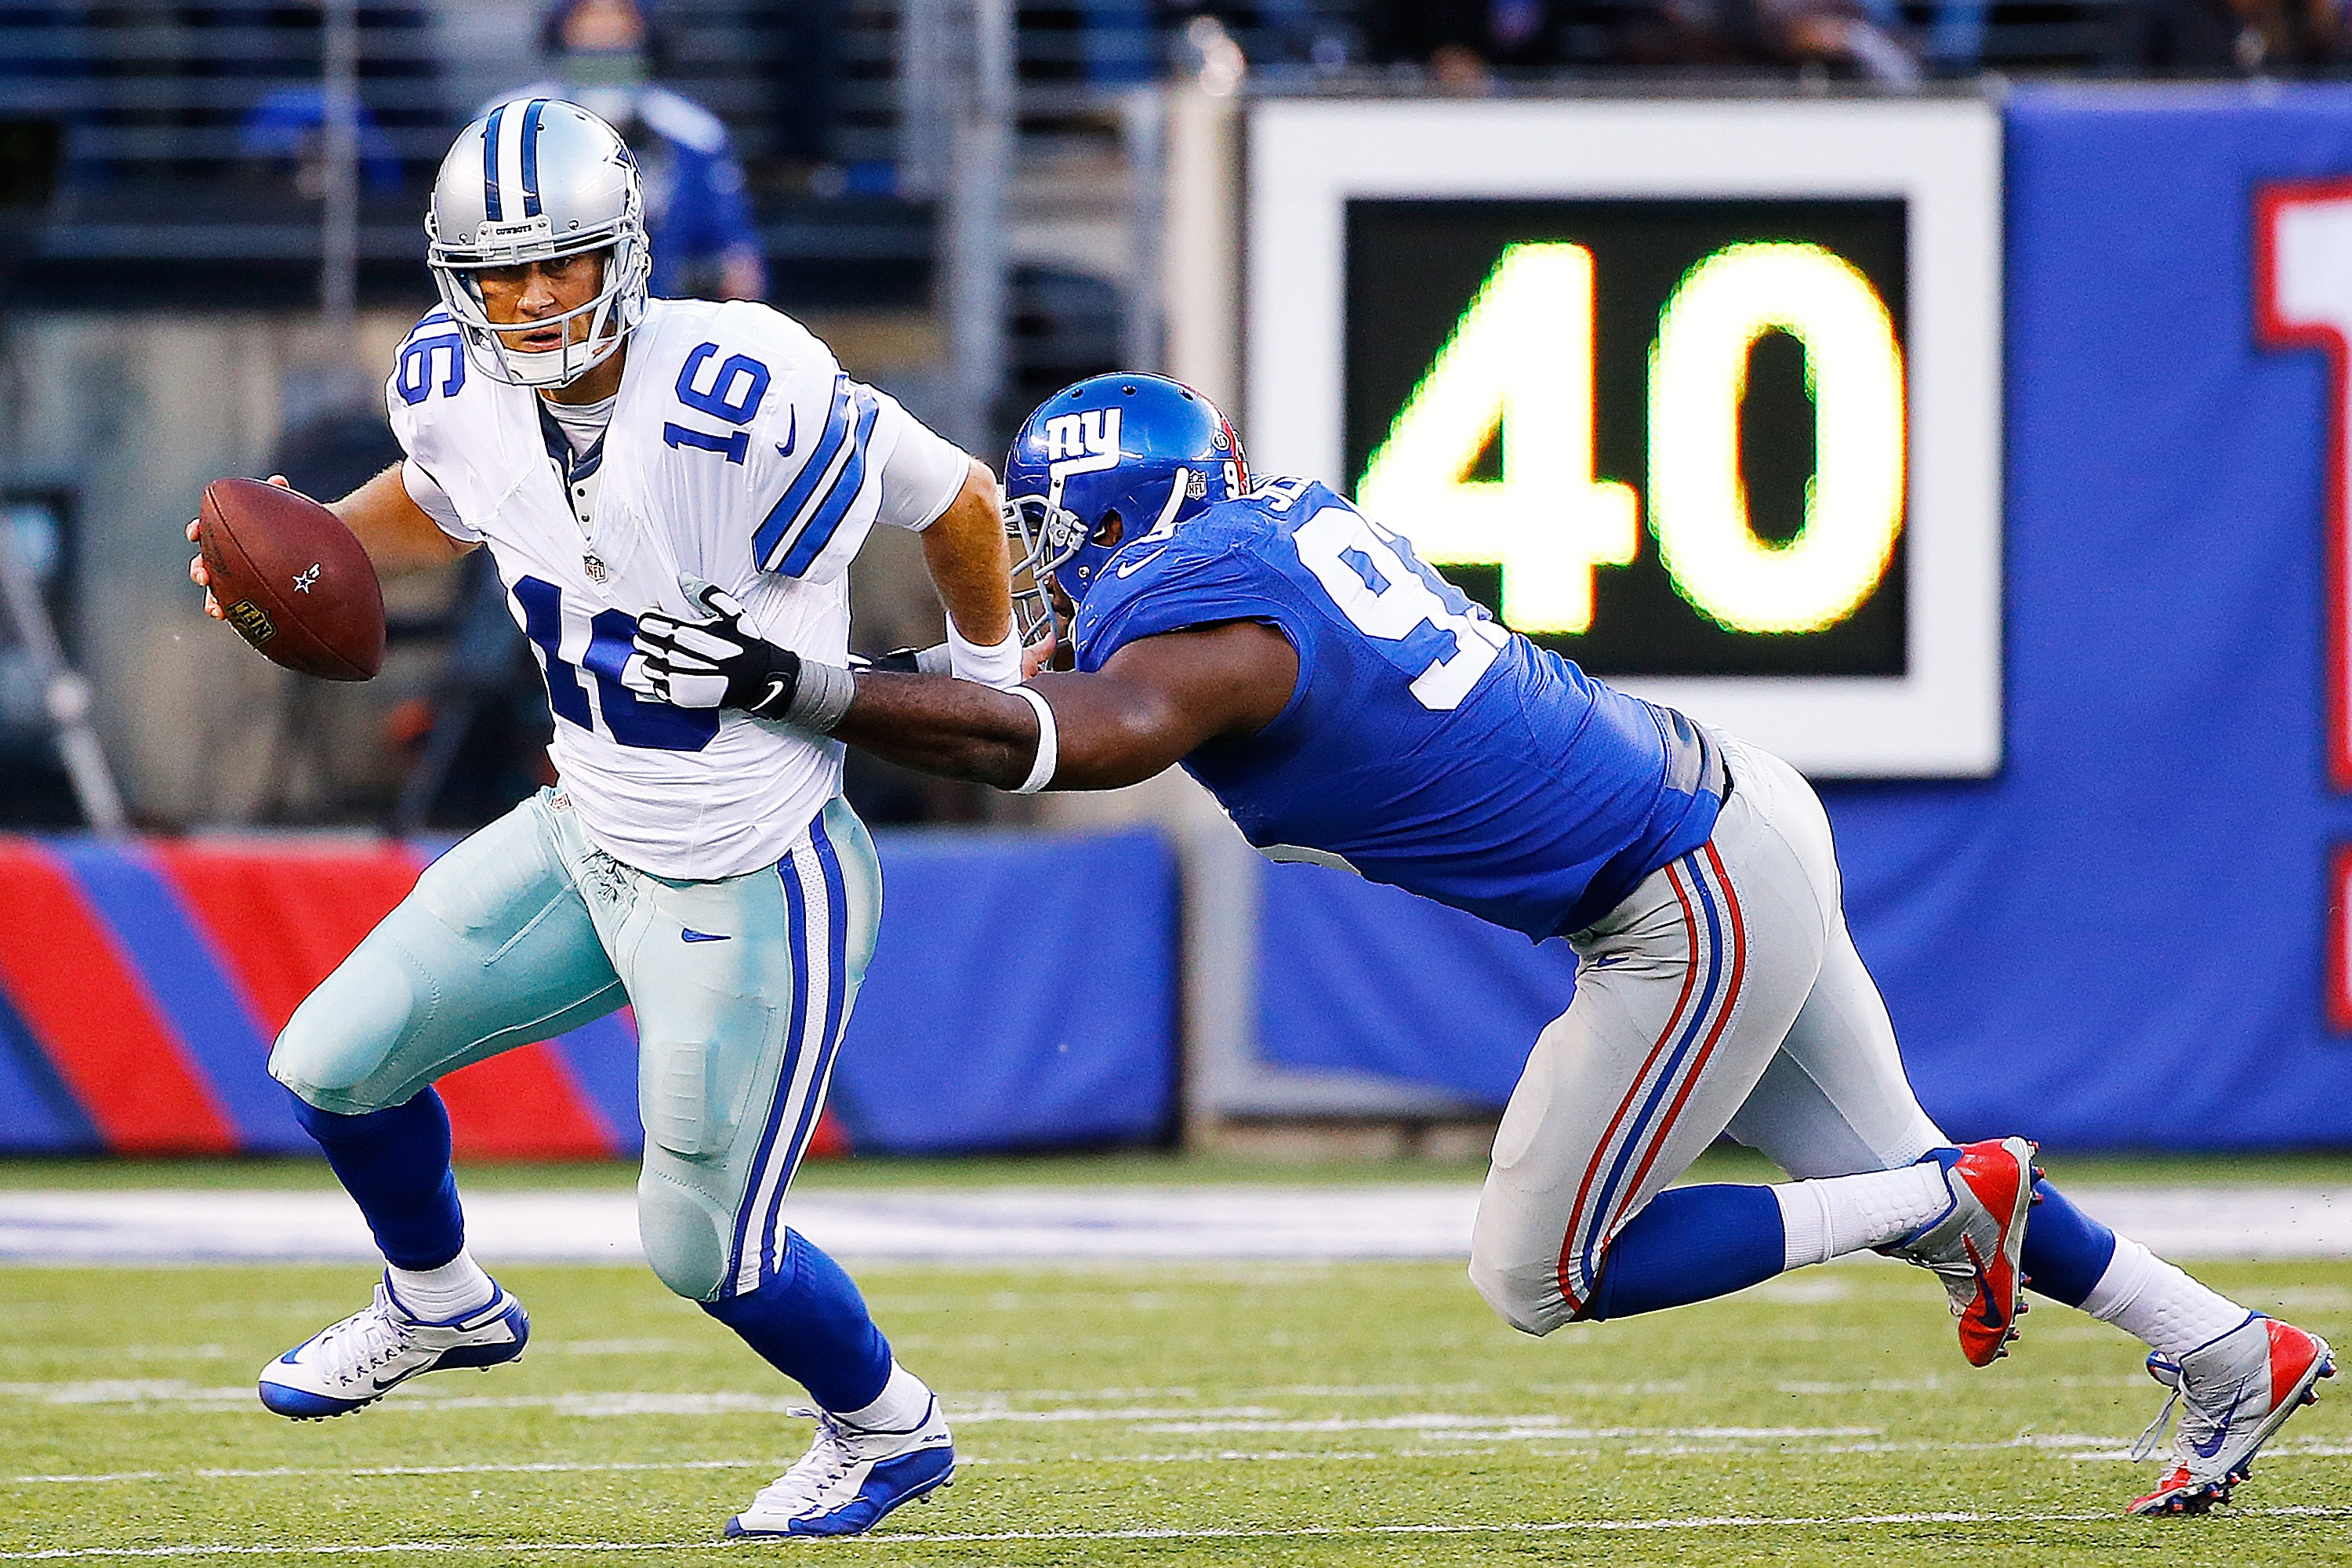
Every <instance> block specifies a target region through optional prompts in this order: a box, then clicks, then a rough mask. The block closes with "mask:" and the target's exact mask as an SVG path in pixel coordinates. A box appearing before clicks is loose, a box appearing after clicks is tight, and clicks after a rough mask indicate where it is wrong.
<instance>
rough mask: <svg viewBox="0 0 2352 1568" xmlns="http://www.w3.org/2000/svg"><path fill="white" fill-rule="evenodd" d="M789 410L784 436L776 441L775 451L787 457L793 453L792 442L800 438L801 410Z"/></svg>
mask: <svg viewBox="0 0 2352 1568" xmlns="http://www.w3.org/2000/svg"><path fill="white" fill-rule="evenodd" d="M790 412H791V418H790V422H789V423H787V424H786V425H785V426H784V438H783V439H782V440H781V441H779V442H777V443H776V450H777V452H778V453H780V454H781V455H782V456H784V457H787V458H789V457H791V456H792V455H793V442H795V441H797V440H799V439H800V438H801V411H800V410H799V409H798V408H793V409H792V410H791V411H790Z"/></svg>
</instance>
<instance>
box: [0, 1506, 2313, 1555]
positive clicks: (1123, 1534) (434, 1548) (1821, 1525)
mask: <svg viewBox="0 0 2352 1568" xmlns="http://www.w3.org/2000/svg"><path fill="white" fill-rule="evenodd" d="M2231 1511H2232V1512H2233V1513H2234V1514H2235V1515H2236V1516H2237V1517H2238V1518H2241V1519H2282V1520H2288V1519H2292V1520H2303V1519H2308V1520H2339V1519H2347V1518H2352V1509H2340V1508H2252V1509H2238V1510H2231ZM2102 1522H2105V1523H2112V1524H2116V1525H2121V1526H2123V1527H2125V1528H2126V1529H2137V1528H2143V1527H2141V1526H2139V1525H2137V1524H2136V1523H2135V1522H2133V1521H2128V1520H2126V1518H2125V1517H2124V1516H2123V1515H2121V1514H2119V1513H2116V1512H2113V1511H2105V1512H2098V1513H1958V1512H1955V1513H1853V1514H1843V1515H1839V1514H1818V1515H1810V1516H1795V1517H1776V1516H1773V1515H1769V1514H1722V1515H1717V1516H1714V1517H1685V1518H1678V1519H1568V1520H1545V1521H1513V1522H1507V1523H1500V1524H1308V1525H1297V1526H1293V1527H1290V1528H1286V1529H1274V1530H1251V1529H1244V1528H1238V1527H1236V1528H1216V1527H1210V1528H1205V1529H1198V1530H1183V1529H1178V1528H1174V1527H1169V1528H1165V1529H1136V1530H1004V1531H940V1532H937V1533H908V1534H905V1535H899V1534H895V1533H891V1534H880V1535H870V1536H866V1537H864V1538H863V1539H862V1541H859V1542H842V1543H841V1544H842V1545H843V1546H849V1545H853V1544H857V1545H867V1546H878V1547H888V1546H950V1545H974V1546H986V1545H992V1544H995V1543H998V1542H1004V1543H1015V1542H1083V1541H1286V1540H1302V1539H1303V1540H1312V1539H1315V1538H1318V1537H1332V1538H1338V1539H1363V1538H1367V1537H1370V1538H1379V1537H1383V1536H1445V1535H1488V1536H1507V1535H1558V1534H1573V1533H1583V1532H1608V1531H1669V1530H1701V1531H1703V1530H1842V1529H1856V1528H1862V1527H1867V1526H1873V1525H1878V1526H1898V1527H1899V1526H1903V1525H1915V1524H1958V1525H2003V1524H2097V1523H2102ZM2152 1528H2156V1529H2161V1528H2163V1526H2161V1525H2158V1526H2153V1527H2152ZM724 1546H725V1543H724V1542H719V1541H548V1542H527V1541H510V1542H509V1541H502V1542H482V1541H392V1542H383V1543H381V1544H373V1543H362V1542H338V1543H321V1544H319V1545H298V1544H288V1545H253V1546H247V1545H218V1546H56V1547H47V1548H43V1549H37V1550H34V1551H28V1552H5V1551H0V1562H14V1563H46V1562H58V1561H72V1560H79V1559H89V1558H126V1557H127V1558H149V1557H372V1556H382V1555H383V1554H386V1553H389V1552H424V1553H434V1554H448V1555H474V1556H478V1555H482V1554H485V1553H504V1554H511V1555H523V1554H537V1553H551V1552H707V1551H710V1550H712V1549H714V1548H720V1549H723V1548H724Z"/></svg>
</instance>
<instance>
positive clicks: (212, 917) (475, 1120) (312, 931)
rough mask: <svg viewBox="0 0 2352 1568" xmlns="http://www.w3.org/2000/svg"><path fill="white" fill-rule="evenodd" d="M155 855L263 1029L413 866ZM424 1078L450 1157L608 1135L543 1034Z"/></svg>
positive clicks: (350, 944)
mask: <svg viewBox="0 0 2352 1568" xmlns="http://www.w3.org/2000/svg"><path fill="white" fill-rule="evenodd" d="M156 859H157V861H158V863H159V864H160V866H161V867H162V868H163V872H164V875H166V876H167V877H169V878H170V879H171V880H172V883H173V886H174V887H175V888H177V889H179V892H180V896H181V897H182V898H183V899H184V900H187V904H188V907H189V909H190V910H192V911H193V912H194V915H195V918H196V919H198V920H199V921H203V922H204V924H205V928H206V929H207V930H208V931H211V932H212V935H213V938H214V940H215V942H218V943H219V944H220V949H221V952H222V955H223V957H224V959H225V960H226V963H227V966H228V969H229V972H230V974H231V975H232V977H233V978H234V979H235V980H236V983H237V984H238V985H239V986H241V987H242V988H243V990H244V991H245V994H246V995H247V998H248V999H250V1000H251V1002H252V1003H253V1005H254V1010H255V1011H256V1012H257V1014H259V1015H260V1016H261V1017H262V1019H263V1020H264V1021H265V1022H266V1023H267V1024H268V1027H269V1030H270V1032H271V1034H272V1035H275V1034H277V1033H278V1031H279V1030H282V1029H283V1028H285V1026H286V1022H287V1020H288V1019H289V1018H291V1017H292V1016H294V1009H295V1008H296V1007H298V1006H299V1005H301V1002H302V999H303V998H304V997H305V996H308V995H309V994H310V993H311V992H312V991H313V990H315V989H317V987H318V985H319V983H320V981H322V980H324V979H326V977H327V976H328V975H329V974H331V973H333V972H334V968H335V965H337V964H339V963H341V962H342V961H343V960H344V959H346V958H348V957H350V956H351V953H352V949H353V948H355V947H357V946H359V944H360V942H361V940H362V938H364V937H365V936H366V935H367V934H368V932H370V931H373V930H374V929H375V928H376V926H377V924H378V923H380V922H381V921H383V917H384V916H386V915H388V914H390V913H391V912H392V910H393V909H394V907H395V906H396V905H398V904H399V902H400V900H403V899H404V898H406V897H407V896H408V893H409V890H410V889H412V888H414V887H415V885H416V878H417V873H418V872H419V871H420V870H422V869H423V867H422V866H421V865H419V863H418V862H417V860H416V859H415V858H414V857H413V856H411V855H410V854H408V853H407V852H406V851H405V850H403V849H401V848H399V847H392V846H386V847H382V848H368V849H348V848H337V849H257V848H255V847H251V846H222V845H198V844H177V845H159V846H158V847H157V848H156ZM434 1087H435V1088H436V1089H439V1090H440V1091H441V1098H442V1100H445V1101H446V1103H447V1105H448V1107H449V1127H450V1137H451V1140H452V1142H454V1144H455V1146H456V1152H457V1155H458V1157H459V1158H461V1159H510V1160H601V1159H604V1158H605V1157H606V1156H608V1155H610V1154H611V1153H612V1152H614V1147H615V1145H616V1140H615V1138H614V1135H613V1134H612V1132H611V1131H609V1130H607V1129H606V1128H605V1126H604V1120H603V1118H601V1117H600V1116H598V1115H597V1114H596V1113H595V1111H594V1110H593V1109H591V1108H590V1107H589V1106H588V1104H587V1097H586V1095H585V1094H584V1093H583V1091H582V1090H581V1089H580V1088H579V1086H578V1085H577V1084H575V1083H574V1082H573V1081H572V1073H571V1070H570V1069H569V1068H566V1067H565V1066H564V1065H563V1064H562V1060H561V1059H560V1058H559V1057H558V1056H557V1054H556V1053H555V1052H554V1051H553V1050H552V1049H551V1048H550V1047H548V1046H546V1045H544V1044H535V1045H528V1046H520V1047H516V1048H515V1049H513V1050H510V1051H506V1052H503V1053H501V1054H500V1055H499V1056H496V1057H493V1058H490V1059H489V1060H488V1061H486V1062H477V1063H475V1064H474V1065H473V1066H472V1067H468V1068H459V1069H458V1070H457V1071H456V1072H453V1073H451V1074H449V1075H448V1076H447V1077H446V1078H444V1079H441V1080H440V1081H439V1082H438V1083H436V1085H435V1086H434Z"/></svg>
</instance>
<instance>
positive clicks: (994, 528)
mask: <svg viewBox="0 0 2352 1568" xmlns="http://www.w3.org/2000/svg"><path fill="white" fill-rule="evenodd" d="M922 539H923V565H924V568H925V569H926V570H927V571H928V572H929V574H930V578H931V585H932V586H933V587H935V588H937V589H938V590H939V595H940V605H941V607H943V608H944V609H945V610H946V611H947V614H948V631H949V636H950V647H956V648H957V656H956V657H957V658H958V664H957V668H959V669H961V670H964V671H965V673H966V674H967V675H970V676H971V677H972V678H973V679H985V680H987V681H988V683H989V684H991V685H1011V684H1013V682H1014V681H1016V680H1018V679H1020V665H1021V658H1020V650H1019V649H1018V648H1017V647H1016V648H1008V647H1006V646H1005V645H1006V644H1007V643H1008V642H1009V641H1010V639H1011V637H1012V636H1013V556H1012V552H1011V551H1010V549H1009V548H1008V547H1007V545H1006V543H1005V538H1004V503H1003V497H1002V496H1001V495H1000V494H999V493H998V491H997V488H996V476H995V475H994V474H992V473H991V472H989V469H988V465H987V464H985V463H982V462H981V461H979V460H978V459H977V458H975V459H973V460H972V463H971V471H970V473H969V474H968V475H967V476H966V477H965V479H964V484H963V489H961V491H959V492H957V495H956V499H955V500H952V501H950V502H949V503H948V509H947V510H945V511H943V512H941V513H940V515H939V516H938V517H937V518H936V519H934V520H933V521H932V523H931V525H930V526H929V528H927V529H925V530H924V531H923V534H922Z"/></svg>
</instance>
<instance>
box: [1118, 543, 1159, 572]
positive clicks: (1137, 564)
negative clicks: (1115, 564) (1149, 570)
mask: <svg viewBox="0 0 2352 1568" xmlns="http://www.w3.org/2000/svg"><path fill="white" fill-rule="evenodd" d="M1167 553H1168V546H1166V545H1165V544H1163V545H1161V546H1160V548H1159V549H1157V550H1155V551H1153V552H1151V553H1150V554H1149V555H1147V556H1145V557H1144V558H1143V559H1142V560H1140V561H1130V562H1129V563H1127V564H1126V565H1124V566H1122V567H1120V568H1119V569H1118V574H1119V575H1120V576H1122V577H1132V576H1134V575H1135V574H1137V573H1138V572H1140V571H1142V570H1143V569H1144V568H1145V567H1146V566H1149V565H1150V564H1151V563H1153V562H1155V561H1157V560H1159V559H1160V557H1161V556H1163V555H1165V554H1167Z"/></svg>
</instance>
